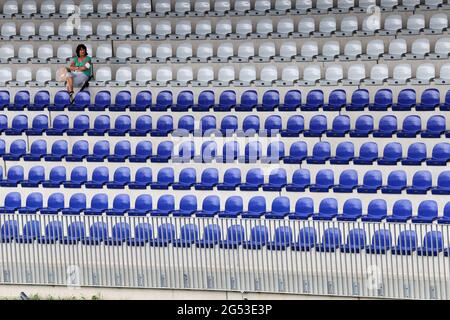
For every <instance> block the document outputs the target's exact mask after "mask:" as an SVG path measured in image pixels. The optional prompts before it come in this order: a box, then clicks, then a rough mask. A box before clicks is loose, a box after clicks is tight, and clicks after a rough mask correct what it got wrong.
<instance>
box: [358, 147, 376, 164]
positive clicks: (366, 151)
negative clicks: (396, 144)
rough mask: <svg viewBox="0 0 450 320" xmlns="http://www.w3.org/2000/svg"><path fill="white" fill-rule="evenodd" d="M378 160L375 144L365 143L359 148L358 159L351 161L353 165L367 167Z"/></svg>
mask: <svg viewBox="0 0 450 320" xmlns="http://www.w3.org/2000/svg"><path fill="white" fill-rule="evenodd" d="M376 159H378V145H377V143H376V142H365V143H363V144H362V145H361V147H360V148H359V157H356V158H354V159H353V163H354V164H361V165H369V164H372V163H373V162H374V161H375V160H376Z"/></svg>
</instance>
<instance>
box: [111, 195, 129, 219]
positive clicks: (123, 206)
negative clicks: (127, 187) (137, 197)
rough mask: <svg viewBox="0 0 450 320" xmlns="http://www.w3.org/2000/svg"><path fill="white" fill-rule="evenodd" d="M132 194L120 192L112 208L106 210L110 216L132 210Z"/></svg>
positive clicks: (120, 214) (121, 214)
mask: <svg viewBox="0 0 450 320" xmlns="http://www.w3.org/2000/svg"><path fill="white" fill-rule="evenodd" d="M130 206H131V205H130V196H129V195H128V194H118V195H116V196H115V197H114V200H113V207H112V209H108V210H106V215H108V216H123V215H124V214H125V213H126V212H127V211H128V210H130Z"/></svg>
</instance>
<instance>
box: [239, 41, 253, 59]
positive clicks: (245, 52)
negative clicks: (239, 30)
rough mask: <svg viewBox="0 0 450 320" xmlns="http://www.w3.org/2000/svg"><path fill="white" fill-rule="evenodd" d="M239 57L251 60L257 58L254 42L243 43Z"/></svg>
mask: <svg viewBox="0 0 450 320" xmlns="http://www.w3.org/2000/svg"><path fill="white" fill-rule="evenodd" d="M237 55H238V57H240V58H251V57H253V56H255V47H254V46H253V42H245V43H242V44H241V45H240V46H239V47H238V54H237Z"/></svg>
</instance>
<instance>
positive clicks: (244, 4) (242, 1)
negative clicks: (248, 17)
mask: <svg viewBox="0 0 450 320" xmlns="http://www.w3.org/2000/svg"><path fill="white" fill-rule="evenodd" d="M250 9H251V8H250V1H249V0H236V1H235V2H234V10H235V11H237V12H246V11H249V10H250Z"/></svg>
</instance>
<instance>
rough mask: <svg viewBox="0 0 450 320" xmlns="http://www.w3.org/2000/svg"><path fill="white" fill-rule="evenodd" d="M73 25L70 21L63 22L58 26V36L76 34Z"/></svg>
mask: <svg viewBox="0 0 450 320" xmlns="http://www.w3.org/2000/svg"><path fill="white" fill-rule="evenodd" d="M73 29H74V28H73V25H72V24H70V23H61V24H60V25H59V27H58V36H61V37H68V36H72V35H73V34H74V30H73Z"/></svg>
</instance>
